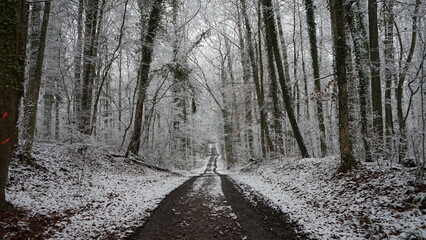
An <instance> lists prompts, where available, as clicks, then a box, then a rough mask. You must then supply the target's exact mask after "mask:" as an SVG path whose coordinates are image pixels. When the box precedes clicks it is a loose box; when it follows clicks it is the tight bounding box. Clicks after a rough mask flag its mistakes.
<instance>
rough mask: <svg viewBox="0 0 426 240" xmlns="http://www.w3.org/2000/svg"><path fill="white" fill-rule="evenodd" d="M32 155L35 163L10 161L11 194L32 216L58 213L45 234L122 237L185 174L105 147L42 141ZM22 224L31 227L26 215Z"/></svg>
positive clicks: (146, 214) (178, 182) (9, 185)
mask: <svg viewBox="0 0 426 240" xmlns="http://www.w3.org/2000/svg"><path fill="white" fill-rule="evenodd" d="M34 157H35V159H36V162H35V163H36V166H30V165H28V164H26V163H24V162H22V161H20V160H17V159H14V160H13V161H12V162H11V167H10V180H9V182H8V186H7V200H8V201H9V202H10V203H12V204H13V205H14V206H15V207H18V208H19V209H24V210H26V211H28V213H29V214H30V216H43V217H47V218H55V219H56V220H55V223H54V224H53V225H52V226H49V227H47V228H46V229H44V233H43V235H44V237H43V238H45V237H50V238H52V239H120V238H123V237H124V236H125V235H126V234H128V233H130V232H131V229H134V228H135V227H137V226H140V225H142V223H143V220H144V219H145V218H146V217H147V216H148V215H149V211H151V210H153V209H154V208H155V207H156V206H157V205H158V203H159V202H160V201H161V200H162V198H164V196H165V195H166V194H168V193H169V192H170V191H172V190H173V189H174V188H176V187H177V186H179V185H180V184H182V183H183V182H184V181H185V180H186V179H187V177H182V176H179V175H177V174H173V173H168V172H158V171H153V170H151V169H148V168H145V167H142V166H140V165H139V164H137V163H135V162H133V161H131V160H129V159H127V158H119V157H113V156H112V155H111V150H106V149H105V148H101V147H94V146H89V147H88V148H87V149H85V150H84V151H83V150H81V149H79V147H78V146H71V147H70V146H67V147H65V146H58V145H45V144H44V145H39V146H37V147H36V150H35V151H34ZM3 227H11V226H3ZM18 227H19V228H25V227H27V226H26V223H25V221H24V222H22V221H21V222H20V223H19V226H18ZM12 229H13V228H12ZM13 234H14V233H13V232H10V233H8V235H9V236H8V237H12V236H13ZM6 237H7V236H6Z"/></svg>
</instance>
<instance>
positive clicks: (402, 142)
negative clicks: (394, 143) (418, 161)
mask: <svg viewBox="0 0 426 240" xmlns="http://www.w3.org/2000/svg"><path fill="white" fill-rule="evenodd" d="M420 4H421V1H420V0H416V4H415V6H414V11H413V15H412V30H411V43H410V49H409V52H408V56H407V59H406V60H405V63H404V64H402V61H403V59H402V58H403V57H402V56H403V53H402V49H401V53H400V54H401V55H400V57H399V62H400V64H401V65H403V66H402V68H401V69H399V76H398V85H397V88H396V109H397V117H398V125H399V135H400V136H399V150H398V152H399V154H398V157H399V161H402V160H403V159H404V158H405V155H406V151H407V133H406V121H407V117H408V114H406V115H404V110H403V108H402V103H403V101H404V99H403V98H404V97H403V88H404V83H405V80H406V78H407V72H408V70H409V69H410V66H411V62H412V61H413V57H414V51H415V49H416V42H417V34H418V33H417V27H418V26H417V24H418V22H417V21H418V15H419V9H420ZM398 34H399V35H400V33H398ZM399 37H401V36H399ZM400 44H402V43H401V42H400ZM401 48H402V46H401ZM401 65H400V66H401Z"/></svg>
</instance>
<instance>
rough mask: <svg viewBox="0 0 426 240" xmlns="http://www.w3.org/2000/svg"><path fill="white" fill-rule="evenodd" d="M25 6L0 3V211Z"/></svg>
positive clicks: (20, 72)
mask: <svg viewBox="0 0 426 240" xmlns="http://www.w3.org/2000/svg"><path fill="white" fill-rule="evenodd" d="M27 12H28V5H27V3H26V1H24V0H14V1H1V2H0V29H1V31H0V89H1V90H0V93H1V94H0V211H3V210H6V209H7V203H6V199H5V187H6V181H7V176H8V168H9V162H10V159H11V157H12V152H13V150H14V148H15V144H16V143H17V140H18V134H17V133H18V130H17V121H18V110H19V102H20V99H21V96H22V93H23V82H24V66H25V43H26V35H27V34H26V32H27V29H26V28H27V22H28V16H27Z"/></svg>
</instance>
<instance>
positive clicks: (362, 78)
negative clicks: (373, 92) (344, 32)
mask: <svg viewBox="0 0 426 240" xmlns="http://www.w3.org/2000/svg"><path fill="white" fill-rule="evenodd" d="M346 17H347V18H346V20H347V22H348V25H349V29H350V32H351V35H352V41H353V45H354V47H353V49H354V55H355V64H356V68H357V72H358V78H359V85H358V96H359V105H360V112H361V135H362V136H361V137H362V142H363V145H364V149H365V161H366V162H371V161H372V158H371V150H370V143H369V140H368V139H369V137H368V136H369V132H368V119H367V105H368V96H367V93H368V85H367V84H368V79H367V76H366V70H367V69H366V68H365V67H364V65H363V61H365V60H366V59H365V58H363V57H362V52H361V50H362V44H361V43H360V41H362V38H361V37H362V35H360V33H359V31H358V29H357V27H356V26H355V21H354V20H355V19H354V13H353V9H352V4H348V5H347V7H346ZM363 50H366V49H363Z"/></svg>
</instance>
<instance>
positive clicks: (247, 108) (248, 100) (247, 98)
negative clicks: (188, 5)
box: [237, 11, 254, 158]
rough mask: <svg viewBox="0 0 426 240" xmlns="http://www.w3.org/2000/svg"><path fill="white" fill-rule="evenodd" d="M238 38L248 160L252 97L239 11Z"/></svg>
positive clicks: (251, 144) (251, 131) (251, 136)
mask: <svg viewBox="0 0 426 240" xmlns="http://www.w3.org/2000/svg"><path fill="white" fill-rule="evenodd" d="M237 17H238V37H239V42H240V55H241V66H242V69H243V83H244V85H245V88H244V112H245V114H244V124H245V126H244V135H245V139H246V141H247V150H248V153H249V158H251V157H253V155H254V149H253V139H254V137H253V129H252V126H251V125H252V121H253V112H252V109H251V106H252V96H251V91H249V90H248V89H246V88H247V86H248V85H249V84H250V62H249V58H248V56H247V55H248V53H247V49H246V46H245V43H244V35H243V29H242V28H243V23H242V19H241V16H240V11H239V12H238V16H237Z"/></svg>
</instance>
